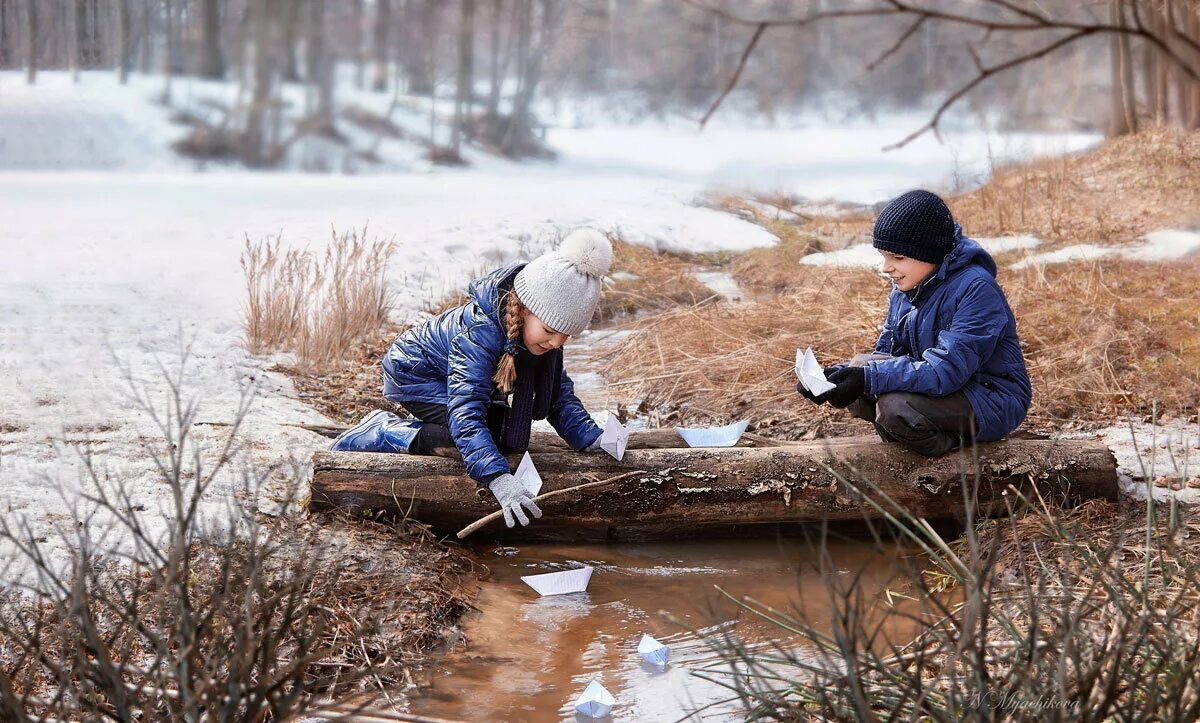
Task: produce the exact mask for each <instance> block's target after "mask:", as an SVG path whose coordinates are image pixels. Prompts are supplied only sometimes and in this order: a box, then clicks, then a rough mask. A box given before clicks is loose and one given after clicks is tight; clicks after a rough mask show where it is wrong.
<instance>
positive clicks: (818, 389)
mask: <svg viewBox="0 0 1200 723" xmlns="http://www.w3.org/2000/svg"><path fill="white" fill-rule="evenodd" d="M796 378H797V379H799V380H800V383H801V384H803V385H804V388H805V389H807V390H808V391H810V392H812V393H813V394H814V395H815V396H818V397H819V396H821V395H822V394H824V393H825V392H828V391H829V390H830V389H833V388H834V387H836V386H837V385H836V384H833V383H832V382H830V381H829V380H828V379H826V378H825V370H824V369H822V368H821V365H820V364H819V363H818V362H817V356H816V355H815V354H813V350H812V347H811V346H810V347H809V348H808V349H805V350H804V351H803V352H801V351H800V349H798V348H797V349H796Z"/></svg>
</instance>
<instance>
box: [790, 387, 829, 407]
mask: <svg viewBox="0 0 1200 723" xmlns="http://www.w3.org/2000/svg"><path fill="white" fill-rule="evenodd" d="M796 391H798V392H800V396H802V397H804V398H805V399H807V400H808V401H810V402H812V403H813V404H824V403H825V400H824V399H821V398H820V397H818V396H817V395H815V394H813V393H812V392H810V391H808V387H806V386H804V382H796Z"/></svg>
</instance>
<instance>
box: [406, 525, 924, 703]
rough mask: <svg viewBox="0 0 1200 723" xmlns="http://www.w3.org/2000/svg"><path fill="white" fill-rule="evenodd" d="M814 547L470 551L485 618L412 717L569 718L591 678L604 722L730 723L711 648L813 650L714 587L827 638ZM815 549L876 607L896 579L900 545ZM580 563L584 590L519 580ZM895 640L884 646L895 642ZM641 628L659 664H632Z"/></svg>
mask: <svg viewBox="0 0 1200 723" xmlns="http://www.w3.org/2000/svg"><path fill="white" fill-rule="evenodd" d="M816 544H818V543H817V541H816V540H806V539H802V538H785V539H778V538H772V539H758V540H691V541H679V542H653V543H651V542H647V543H624V544H613V545H595V544H589V545H578V546H572V545H561V544H527V545H523V546H520V547H519V548H505V547H497V546H494V545H493V546H491V547H490V548H489V547H480V548H479V551H480V552H481V553H482V555H483V556H486V557H488V558H491V559H490V560H489V562H488V566H489V568H490V569H491V572H492V575H491V578H490V579H489V580H488V581H486V582H485V583H484V584H483V589H482V592H481V594H480V596H479V597H478V599H477V600H476V605H477V606H478V607H479V609H480V611H481V612H479V613H474V614H472V615H471V616H469V617H468V618H467V619H466V620H465V621H464V628H465V634H466V638H467V641H468V645H467V647H466V649H465V650H462V651H458V652H454V653H450V654H447V655H446V657H445V659H444V660H443V661H442V664H440V665H436V666H435V670H436V672H435V673H434V674H433V677H432V679H431V681H430V683H431V685H430V686H429V687H428V688H426V689H425V690H424V691H423V692H422V694H421V696H420V697H418V698H415V699H413V701H412V707H411V711H412V712H414V713H418V714H421V715H427V716H434V717H440V718H452V719H461V720H471V721H484V720H488V721H563V720H577V718H576V716H577V714H576V712H575V710H574V703H575V700H576V698H577V697H578V696H579V695H580V693H581V692H582V691H583V690H584V688H585V687H587V685H588V683H589V681H591V680H597V681H599V682H600V683H601V684H602V685H604V686H605V687H606V688H607V689H608V690H609V692H610V693H612V694H613V696H614V697H615V699H616V703H615V704H614V706H613V709H612V713H611V714H610V716H609V717H607V718H605V719H602V720H614V721H674V720H680V719H684V718H687V719H688V720H708V721H711V720H737V719H740V718H741V717H743V716H741V715H739V711H740V710H741V708H740V707H739V704H738V703H737V702H736V701H728V699H729V698H730V696H731V692H730V691H729V690H728V689H726V688H724V687H722V686H721V685H720V684H719V683H717V682H713V680H729V679H730V678H729V671H730V668H729V666H728V664H726V663H724V662H723V660H722V658H721V656H720V655H719V654H718V653H717V652H716V650H715V649H714V645H715V644H716V643H717V641H719V640H721V639H723V638H724V637H725V636H727V635H732V636H734V637H735V638H736V639H738V640H740V641H741V642H742V643H743V644H744V645H745V646H747V648H748V649H750V650H762V651H764V652H772V650H773V648H772V646H773V645H779V646H781V647H784V648H786V649H788V650H791V651H794V652H796V653H797V654H798V655H801V656H805V655H807V656H811V655H812V652H811V651H812V648H811V644H809V643H806V642H805V641H802V640H799V639H797V638H796V637H795V636H789V635H788V634H787V633H786V631H784V630H782V629H780V628H777V627H775V626H772V625H771V624H769V623H767V622H765V621H763V620H762V619H761V618H758V617H756V616H753V615H750V614H747V613H746V612H745V611H741V612H740V613H739V609H738V606H737V605H736V604H734V603H733V602H732V601H731V600H729V599H728V598H726V597H724V596H722V595H721V594H720V593H719V591H718V590H717V588H718V587H720V588H721V589H723V590H725V591H727V592H728V593H730V594H731V595H734V596H736V597H738V598H741V597H742V596H749V597H751V598H753V599H755V600H757V601H759V602H761V603H764V604H766V605H770V606H771V607H774V608H776V609H779V610H792V609H794V608H797V606H799V607H800V608H801V609H803V610H804V612H805V619H806V620H808V621H810V622H811V623H813V624H815V625H816V626H817V627H818V628H821V629H824V630H826V631H828V629H829V627H828V626H829V622H830V617H831V614H832V606H831V604H830V597H829V586H828V585H827V582H826V581H827V580H828V579H830V576H822V575H821V574H820V573H819V572H818V571H817V570H816V569H815V567H814V565H815V562H816V560H817V559H818V550H817V549H816V548H815V547H814V546H815V545H816ZM824 549H825V552H827V553H828V560H829V561H830V563H832V564H831V566H830V568H829V569H830V571H831V577H832V579H837V578H843V577H844V576H852V575H857V574H861V578H860V581H859V582H860V586H861V591H862V593H863V594H864V596H865V599H866V600H878V599H879V597H880V596H879V594H878V593H880V592H881V591H882V589H883V588H884V587H886V586H887V585H888V584H889V582H891V584H892V585H893V586H896V585H897V584H899V581H897V580H896V579H895V578H896V576H897V572H898V570H899V563H898V556H899V554H900V552H899V551H896V552H892V553H888V554H881V553H880V552H879V551H878V550H877V549H876V548H875V546H873V545H871V544H868V543H866V542H854V541H850V542H847V541H837V542H834V541H829V542H827V543H825V545H824ZM579 564H587V565H592V566H594V568H595V570H594V572H593V574H592V579H591V582H590V584H589V586H588V589H587V591H586V592H583V593H575V594H570V595H558V596H549V597H539V596H538V594H537V593H536V592H534V591H533V590H532V589H531V588H529V587H528V586H526V585H525V584H524V583H522V582H521V579H520V578H521V576H522V575H531V574H538V573H542V572H551V571H555V570H562V569H568V568H571V567H576V566H578V565H579ZM845 579H849V578H848V577H846V578H845ZM667 615H670V616H673V617H674V618H675V619H676V620H677V621H678V622H675V621H672V620H669V619H668V618H667ZM680 623H682V624H680ZM894 632H895V635H897V636H898V637H896V638H894V639H899V637H902V636H903V635H904V631H903V630H896V631H894ZM643 633H648V634H650V635H652V636H654V637H656V638H658V639H659V640H661V641H662V642H664V643H666V644H668V645H669V646H670V648H671V658H670V662H669V664H668V665H667V666H666V668H665V669H660V668H658V667H657V666H652V665H649V664H646V663H644V662H643V661H642V660H641V658H640V657H639V656H638V654H637V644H638V641H639V640H640V638H641V636H642V634H643ZM701 676H705V677H708V678H712V679H713V680H706V679H705V677H701ZM721 701H728V702H725V703H722V702H721ZM706 706H711V707H706ZM705 707H706V708H705ZM701 708H705V710H703V711H702V712H700V713H696V714H693V715H690V716H689V713H691V712H692V711H697V710H699V709H701ZM578 720H594V719H591V718H585V717H583V716H579V717H578Z"/></svg>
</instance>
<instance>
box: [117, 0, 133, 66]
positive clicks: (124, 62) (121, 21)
mask: <svg viewBox="0 0 1200 723" xmlns="http://www.w3.org/2000/svg"><path fill="white" fill-rule="evenodd" d="M129 3H130V0H118V5H117V12H118V13H119V16H120V17H119V18H118V25H119V26H120V33H121V37H120V42H119V43H118V45H117V56H118V57H117V63H118V72H119V73H120V77H121V85H125V84H126V83H127V82H129V69H130V66H132V65H133V17H132V10H131V8H130V7H129Z"/></svg>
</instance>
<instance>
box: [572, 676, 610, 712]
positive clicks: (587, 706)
mask: <svg viewBox="0 0 1200 723" xmlns="http://www.w3.org/2000/svg"><path fill="white" fill-rule="evenodd" d="M615 702H616V700H615V699H614V698H613V696H612V693H609V692H608V691H607V690H605V689H604V686H603V685H600V683H598V682H597V681H595V680H593V681H592V682H590V683H588V686H587V687H586V688H584V690H583V694H582V695H580V696H579V700H577V701H575V710H577V711H579V712H580V713H582V714H584V715H586V716H590V717H592V718H603V717H604V716H606V715H608V714H609V712H610V711H611V710H612V707H613V703H615Z"/></svg>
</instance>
